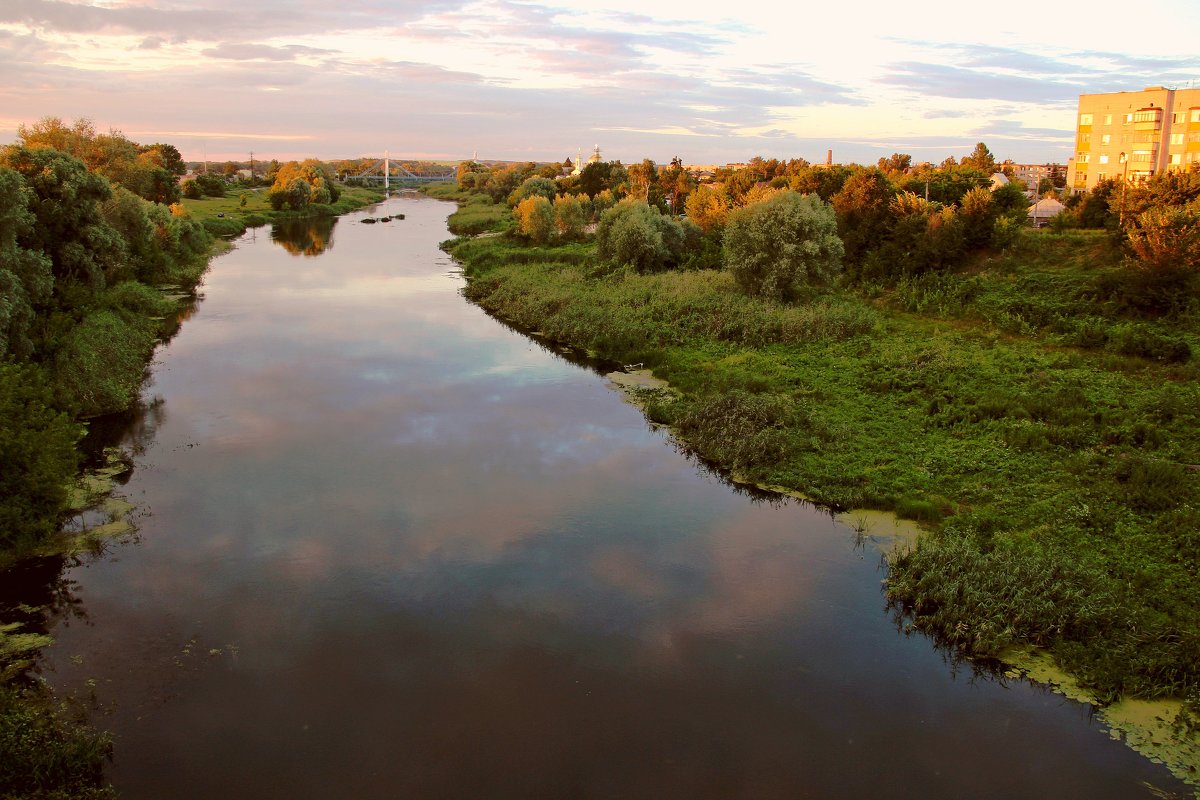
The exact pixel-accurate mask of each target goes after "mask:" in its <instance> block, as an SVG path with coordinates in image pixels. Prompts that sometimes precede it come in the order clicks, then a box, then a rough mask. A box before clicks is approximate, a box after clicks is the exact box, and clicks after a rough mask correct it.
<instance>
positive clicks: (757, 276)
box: [458, 144, 1028, 300]
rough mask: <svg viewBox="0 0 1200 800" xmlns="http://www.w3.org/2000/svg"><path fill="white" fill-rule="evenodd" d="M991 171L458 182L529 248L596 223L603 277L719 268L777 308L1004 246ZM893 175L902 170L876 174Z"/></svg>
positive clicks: (640, 167) (1015, 221)
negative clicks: (503, 213)
mask: <svg viewBox="0 0 1200 800" xmlns="http://www.w3.org/2000/svg"><path fill="white" fill-rule="evenodd" d="M994 163H995V162H994V160H992V158H991V154H990V152H988V151H987V148H986V146H984V145H982V144H981V145H979V147H978V148H977V150H976V154H973V155H972V156H970V157H968V158H966V159H963V161H962V162H957V161H955V160H954V159H948V160H947V161H946V162H943V164H942V165H940V166H938V167H934V166H932V165H929V164H923V165H919V166H918V167H916V168H912V167H908V166H905V167H904V168H903V169H900V168H896V169H882V168H880V167H859V166H851V167H845V166H823V165H821V166H814V165H812V164H810V163H808V162H807V161H804V160H803V159H793V160H791V161H787V162H781V161H776V160H764V159H761V158H755V159H752V160H751V161H750V162H749V163H748V164H747V165H746V166H744V167H741V168H738V169H727V170H720V171H718V172H717V174H716V175H715V176H714V178H715V179H714V181H712V182H707V183H703V184H701V183H698V182H697V180H696V179H695V178H694V177H693V176H692V175H691V174H689V173H688V172H687V171H686V170H684V169H683V166H682V163H681V162H680V161H679V160H678V159H676V160H675V161H674V162H672V163H671V164H670V165H669V166H666V167H662V168H660V167H659V166H658V165H656V164H655V163H654V162H653V161H650V160H648V159H647V160H644V161H642V162H641V163H640V164H635V165H632V166H629V167H625V166H624V165H622V164H620V163H619V162H612V163H604V162H601V163H591V164H588V165H587V166H586V167H585V168H584V169H583V170H582V171H581V172H580V174H579V175H572V176H567V177H563V176H558V177H552V175H551V173H553V174H554V175H558V173H559V172H560V171H561V170H560V168H559V167H557V166H555V165H551V166H548V167H547V166H543V167H537V166H536V165H533V164H515V165H507V166H505V167H502V168H497V169H492V170H485V169H483V168H481V167H480V165H477V164H473V163H465V164H464V165H462V166H461V167H460V169H459V176H458V177H459V186H460V188H462V189H464V190H469V191H473V192H476V193H483V194H485V195H487V196H488V197H489V198H492V199H493V201H496V200H498V199H500V198H501V197H503V199H504V201H505V202H507V204H508V205H509V206H511V207H512V208H513V209H514V214H515V226H516V230H517V232H518V234H520V235H522V236H523V237H525V238H526V239H527V240H529V241H530V242H532V243H535V244H545V243H550V242H554V241H572V240H577V239H579V238H581V237H582V236H583V235H584V234H585V232H588V231H589V230H591V227H590V226H591V225H592V224H594V225H595V228H594V230H595V235H596V243H597V256H598V257H599V259H600V261H601V262H602V263H604V264H606V265H608V266H609V267H610V268H618V267H630V268H632V269H634V270H635V271H637V272H640V273H647V272H657V271H662V270H666V269H677V268H682V269H710V268H712V269H719V268H726V269H730V270H732V271H733V272H734V273H735V277H736V278H737V280H738V283H739V285H741V286H742V287H743V288H744V289H745V290H746V291H747V292H749V293H751V294H760V295H763V296H766V297H770V298H773V299H777V300H783V299H788V298H790V297H792V296H794V295H796V293H797V292H798V291H800V289H801V288H802V286H803V285H804V284H805V283H812V282H828V281H830V280H832V279H834V278H835V277H837V276H838V275H839V274H842V273H843V272H844V274H845V276H846V277H847V278H848V279H849V280H851V281H858V282H862V281H876V282H884V283H888V282H894V281H896V280H898V279H900V278H904V277H908V276H912V275H916V274H920V273H923V272H927V271H938V270H947V269H951V268H954V267H957V266H959V265H961V264H962V263H963V262H964V261H965V260H966V259H967V258H968V257H969V256H970V255H971V254H972V253H974V252H976V251H978V250H979V249H981V248H987V247H991V246H1000V247H1003V246H1004V245H1005V244H1006V243H1008V242H1009V241H1011V240H1012V238H1013V237H1014V236H1015V233H1016V230H1017V229H1018V228H1019V227H1020V225H1022V224H1023V223H1024V221H1025V212H1026V209H1027V207H1028V201H1027V200H1026V199H1025V195H1024V193H1023V190H1022V188H1021V187H1020V186H1019V185H1017V184H1015V183H1010V184H1008V185H1005V186H1002V187H999V188H996V189H991V188H990V185H991V175H990V172H989V171H988V170H989V167H991V166H994ZM896 164H907V162H905V161H904V160H903V159H898V158H897V157H893V159H892V160H891V161H887V162H885V163H884V166H885V167H889V166H892V165H896ZM672 210H675V211H676V212H683V213H672Z"/></svg>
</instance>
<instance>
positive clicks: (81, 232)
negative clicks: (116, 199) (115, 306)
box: [0, 145, 125, 294]
mask: <svg viewBox="0 0 1200 800" xmlns="http://www.w3.org/2000/svg"><path fill="white" fill-rule="evenodd" d="M0 164H3V165H7V166H8V167H10V168H11V169H13V170H15V171H16V172H19V173H20V174H21V176H22V177H23V178H24V181H25V184H26V185H27V186H28V187H29V189H30V190H31V194H30V195H29V198H30V200H29V210H30V211H31V212H32V213H33V215H34V218H35V223H34V225H33V226H31V227H30V228H29V229H28V230H27V232H26V234H25V235H23V236H19V237H18V244H20V245H21V246H22V247H25V248H26V249H29V250H33V251H37V252H42V253H45V254H46V255H47V256H49V257H50V261H51V264H52V268H53V272H54V277H55V292H56V294H61V293H62V292H63V291H65V290H67V289H69V288H71V286H72V285H83V286H86V287H89V288H90V289H92V290H97V289H101V288H103V287H104V285H105V282H106V277H105V276H106V275H107V274H108V273H109V272H115V271H117V270H118V269H120V268H121V266H122V261H123V259H124V258H125V246H124V242H123V240H122V239H121V236H120V235H119V234H118V233H117V232H116V231H114V230H113V229H112V228H111V227H110V226H109V225H108V224H107V223H106V222H105V221H104V219H103V216H102V215H101V212H100V204H101V203H102V202H104V201H105V200H107V199H108V198H109V197H111V196H112V188H111V187H110V186H109V183H108V181H106V180H105V179H104V178H102V177H100V176H99V175H96V174H94V173H91V172H89V171H88V169H87V167H86V166H84V164H83V162H81V161H80V160H79V159H77V158H73V157H72V156H69V155H67V154H66V153H61V152H59V151H57V150H50V149H46V148H36V149H30V148H28V147H23V146H19V145H14V146H11V147H9V148H8V149H7V150H5V151H4V153H3V156H0Z"/></svg>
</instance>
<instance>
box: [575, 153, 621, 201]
mask: <svg viewBox="0 0 1200 800" xmlns="http://www.w3.org/2000/svg"><path fill="white" fill-rule="evenodd" d="M628 177H629V176H628V173H627V172H626V171H625V168H624V167H622V166H621V165H620V164H618V163H616V162H612V161H596V162H593V163H591V164H588V165H587V166H586V167H584V168H583V171H582V172H581V173H579V188H580V189H581V190H582V191H583V193H584V194H586V195H587V196H588V197H595V196H596V195H598V194H600V192H602V191H604V190H605V189H611V190H612V191H613V193H614V194H615V193H616V191H617V187H619V186H620V185H621V184H623V183H625V182H626V180H627V179H628Z"/></svg>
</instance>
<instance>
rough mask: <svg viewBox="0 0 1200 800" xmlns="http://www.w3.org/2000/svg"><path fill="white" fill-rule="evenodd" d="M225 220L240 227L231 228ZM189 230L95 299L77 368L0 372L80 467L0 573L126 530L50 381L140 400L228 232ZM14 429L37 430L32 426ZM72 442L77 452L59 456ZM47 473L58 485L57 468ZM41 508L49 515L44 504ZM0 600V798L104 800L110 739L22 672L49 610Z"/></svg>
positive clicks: (344, 203)
mask: <svg viewBox="0 0 1200 800" xmlns="http://www.w3.org/2000/svg"><path fill="white" fill-rule="evenodd" d="M257 194H261V196H262V201H263V202H264V203H265V193H257ZM347 195H348V196H346V197H343V198H342V199H341V200H339V203H337V204H335V205H331V206H322V207H320V208H316V209H314V210H313V213H312V214H308V215H303V216H301V215H297V214H295V213H284V212H268V214H269V216H266V215H262V214H260V212H261V209H258V208H256V204H252V203H251V202H247V204H246V206H245V207H244V208H242V209H241V210H240V212H244V213H240V212H239V211H229V210H227V209H228V208H229V207H231V206H234V207H236V206H237V205H238V203H239V201H238V199H237V198H236V197H234V198H219V199H210V200H199V201H190V200H188V201H184V202H185V204H186V205H189V206H191V208H189V213H190V214H191V215H192V216H193V218H194V219H195V220H196V221H198V222H200V223H201V224H203V225H204V226H205V230H207V231H209V233H217V234H225V235H229V234H233V233H237V232H240V231H244V230H245V226H247V225H251V224H257V225H262V224H266V222H268V221H271V220H278V219H306V218H311V217H312V216H314V215H315V216H330V215H340V214H344V213H347V212H349V211H353V210H356V209H358V208H361V207H363V206H366V205H369V204H371V203H374V202H378V201H379V200H382V199H383V197H384V196H383V194H382V193H379V192H373V191H371V190H366V189H350V190H348V191H347ZM219 214H225V215H226V216H224V217H222V216H218V215H219ZM214 223H219V224H214ZM234 226H238V227H237V230H235V229H234ZM214 229H216V230H214ZM198 235H199V236H200V237H201V239H202V241H199V240H198V241H197V242H196V253H195V255H194V258H192V259H190V260H188V261H186V262H182V261H181V262H180V263H179V264H178V266H177V268H176V269H174V270H173V271H172V272H171V273H170V275H169V276H167V277H166V282H164V283H161V284H158V285H156V286H153V287H151V286H146V285H142V284H137V283H135V282H129V283H125V284H120V285H117V286H115V287H113V288H112V289H111V290H110V291H109V292H108V294H107V295H106V296H105V297H104V298H103V299H102V301H100V302H99V303H97V309H98V310H97V311H95V312H93V314H94V315H95V316H94V317H85V320H84V324H81V325H80V326H79V328H78V330H79V333H78V334H76V339H77V340H78V341H79V343H80V344H79V345H78V347H77V348H76V350H78V353H79V356H78V357H77V358H76V359H75V362H78V364H79V366H78V368H71V369H67V368H65V367H64V366H63V364H64V363H65V362H64V361H62V360H61V359H60V360H59V362H58V363H57V365H56V366H57V369H58V371H57V373H56V374H55V377H53V378H47V377H43V376H41V375H40V371H38V370H34V369H33V368H26V369H25V370H24V371H22V372H20V373H18V372H16V371H13V372H5V373H3V374H2V375H0V377H3V378H4V379H5V380H6V381H8V380H9V378H10V377H12V378H14V380H13V382H12V385H9V384H7V383H6V386H5V388H8V389H9V390H10V392H11V389H12V386H22V387H23V386H24V384H25V383H29V384H30V387H31V388H29V389H28V390H26V389H22V390H21V392H20V393H18V394H16V395H15V396H14V397H11V398H7V399H8V400H11V401H12V402H14V403H16V402H20V403H22V404H24V405H29V404H30V397H32V398H33V399H34V400H35V401H36V404H37V405H39V406H42V407H44V413H43V414H42V417H44V419H41V420H40V422H39V425H41V426H42V427H44V428H46V429H47V430H50V429H52V428H53V429H58V428H62V429H63V430H64V431H66V429H68V428H69V429H70V430H69V431H66V432H64V433H63V434H62V435H61V436H58V437H57V438H56V439H55V441H56V442H59V441H60V442H61V443H62V445H63V448H65V450H64V451H63V452H62V453H60V454H59V456H60V458H59V461H61V464H59V465H58V466H61V467H63V468H62V469H61V474H62V475H66V474H69V472H70V471H71V464H75V463H80V462H82V463H83V464H84V469H83V471H82V472H80V473H78V474H76V475H75V478H74V480H72V481H70V483H69V485H67V486H56V487H53V492H52V494H53V495H54V496H55V497H59V496H61V501H62V502H61V505H59V506H56V507H57V508H58V510H59V517H61V518H63V520H64V523H65V524H63V525H62V526H60V528H59V530H58V531H57V532H54V531H50V532H49V534H48V535H47V536H46V537H41V538H39V539H38V540H37V541H34V542H32V543H30V542H24V540H21V544H20V545H19V546H17V547H14V548H13V549H0V570H13V569H14V568H17V567H18V566H24V565H25V564H29V563H33V562H37V563H49V562H58V563H61V564H62V565H65V564H66V563H67V562H68V560H69V559H76V558H86V557H89V556H94V555H95V554H99V553H103V552H104V550H105V548H106V547H107V546H108V545H109V542H110V541H112V540H114V539H119V538H120V537H122V536H127V535H129V534H131V533H133V532H134V531H135V527H134V524H133V523H132V522H131V521H130V519H129V514H130V512H131V511H133V510H134V508H133V506H132V505H131V504H129V503H128V502H125V501H124V500H120V499H118V498H114V497H112V492H113V489H114V487H115V485H116V483H117V482H120V481H121V479H122V476H123V475H124V474H125V473H126V472H128V470H129V469H130V461H129V459H128V456H126V455H125V454H123V453H121V452H119V451H117V450H115V449H111V448H110V449H108V450H106V451H105V452H104V453H103V455H102V456H101V457H99V460H96V459H93V461H94V462H95V463H87V459H86V458H84V457H83V455H82V454H81V453H80V452H79V451H78V443H79V440H80V439H81V437H82V428H81V426H80V424H79V420H69V419H68V414H66V413H65V412H64V411H63V410H61V409H57V408H55V407H54V405H53V395H52V393H51V392H50V389H49V386H50V385H51V384H52V383H53V382H62V381H65V380H71V381H73V383H72V384H71V389H70V392H69V393H67V394H69V395H70V396H72V397H73V398H74V402H75V404H76V405H77V406H78V408H77V409H76V413H78V411H79V410H80V409H83V410H86V411H87V412H89V413H86V414H85V416H87V417H90V416H95V415H96V414H99V413H103V414H111V413H116V412H120V411H123V410H127V409H128V408H130V407H132V405H133V404H135V403H137V402H138V394H139V390H140V387H141V384H142V382H143V381H144V378H145V375H146V370H147V368H148V366H149V364H150V362H151V360H152V358H153V355H154V352H155V350H156V349H157V347H158V346H159V345H161V344H162V343H163V342H165V341H168V340H169V338H170V337H171V336H172V335H173V334H174V333H175V332H177V331H178V330H179V326H180V325H181V323H182V321H183V320H184V319H185V318H186V316H188V314H189V312H190V310H191V309H192V308H193V307H194V305H195V303H196V301H197V298H196V288H197V286H198V285H199V283H200V281H201V280H202V278H203V275H204V273H205V272H206V271H207V269H208V266H209V264H210V262H211V259H212V258H215V257H216V256H218V255H220V254H222V253H224V252H227V251H228V250H229V248H230V245H229V243H228V240H227V239H225V238H221V236H219V235H214V236H212V237H211V241H210V237H208V236H204V234H203V232H199V233H198ZM101 314H103V315H104V316H103V317H101V316H99V315H101ZM93 318H94V319H97V320H100V322H103V325H101V324H100V323H99V322H97V323H96V324H94V325H91V326H89V324H88V320H89V319H93ZM68 352H71V353H74V352H75V351H74V350H71V351H68ZM90 354H97V355H95V357H93V356H92V355H90ZM72 363H74V362H72ZM0 366H2V365H0ZM13 370H16V368H15V367H14V368H13ZM16 378H19V381H18V380H16ZM26 395H29V396H28V397H27V396H26ZM5 397H7V395H5ZM0 405H2V404H0ZM5 409H6V410H7V406H5ZM12 433H14V434H18V433H20V434H21V435H25V436H31V437H32V436H39V435H42V434H41V433H40V432H39V431H33V432H25V431H22V432H17V431H13V432H12ZM72 443H74V446H75V451H74V452H67V451H69V450H71V448H72V446H73V445H72ZM6 444H8V445H11V444H12V443H11V442H8V443H6ZM39 449H40V448H39ZM60 449H62V448H60ZM6 452H7V450H6ZM64 465H65V466H64ZM47 478H48V479H53V480H55V481H56V482H61V481H60V478H59V476H58V475H57V474H56V475H53V476H51V475H48V476H47ZM46 491H49V490H46ZM8 499H11V498H8ZM49 516H50V517H54V513H53V510H51V512H49ZM52 521H53V520H51V522H52ZM18 583H20V582H18ZM4 599H5V604H4V606H3V608H0V610H3V611H4V612H5V618H3V619H0V795H3V796H9V794H12V796H21V797H30V798H41V797H46V798H49V797H54V798H58V797H72V798H108V797H114V796H115V793H113V792H112V790H111V789H110V788H108V787H106V786H105V783H104V765H105V763H106V761H107V760H108V759H109V758H110V755H111V739H110V737H109V736H108V735H107V734H105V733H103V732H100V731H97V730H95V729H94V728H92V727H91V726H90V725H89V724H88V723H87V722H86V721H85V717H86V713H85V712H83V711H82V710H80V709H79V708H77V707H76V705H77V703H76V701H75V700H71V701H70V702H68V701H67V700H64V699H62V698H58V697H56V696H55V695H54V694H52V693H51V692H50V690H49V689H48V688H47V686H46V685H45V684H44V683H42V682H40V681H37V680H33V679H30V678H28V677H27V675H28V672H29V670H30V669H31V668H32V666H33V664H34V663H35V662H36V660H37V657H38V653H39V651H40V650H41V649H42V648H43V647H46V646H47V645H49V644H51V643H52V641H53V640H52V638H51V637H50V636H49V635H47V631H48V630H49V627H50V625H51V624H52V623H51V620H52V619H53V618H54V616H55V614H56V613H57V612H55V610H54V609H52V608H50V607H48V606H42V605H39V604H38V603H37V601H34V600H32V599H30V598H28V597H21V596H13V597H9V596H8V594H7V593H5V597H4Z"/></svg>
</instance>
